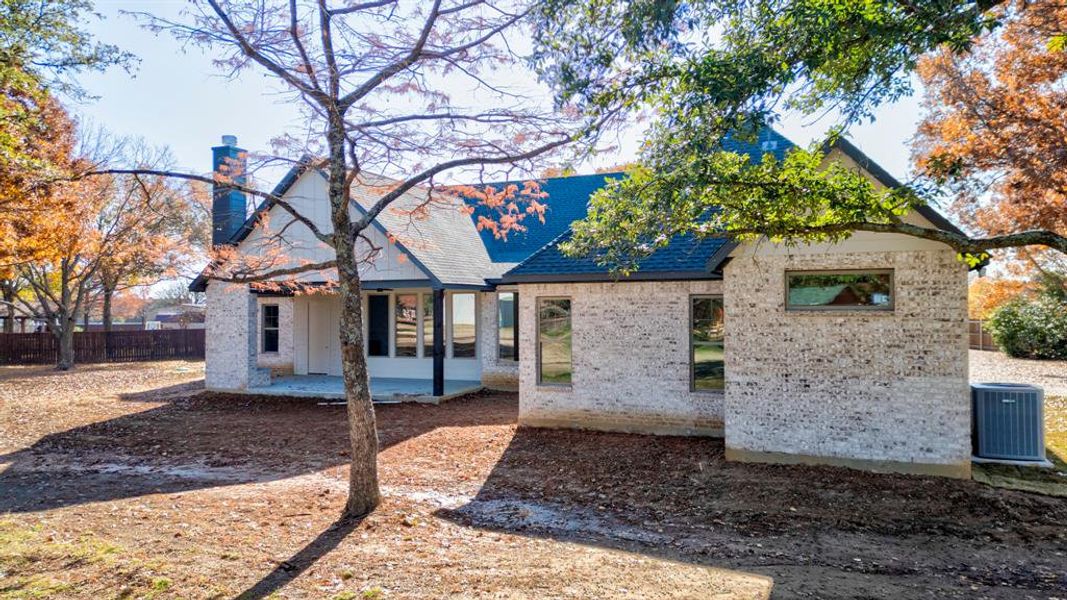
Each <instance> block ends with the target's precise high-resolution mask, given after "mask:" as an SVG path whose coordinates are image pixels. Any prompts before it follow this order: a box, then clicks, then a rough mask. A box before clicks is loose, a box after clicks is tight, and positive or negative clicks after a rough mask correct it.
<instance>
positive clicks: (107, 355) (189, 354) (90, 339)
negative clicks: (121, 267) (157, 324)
mask: <svg viewBox="0 0 1067 600" xmlns="http://www.w3.org/2000/svg"><path fill="white" fill-rule="evenodd" d="M168 358H193V359H195V358H204V330H203V329H162V330H155V331H111V332H104V331H79V332H77V333H75V334H74V362H76V363H93V362H135V361H141V360H164V359H168ZM58 359H59V342H58V341H57V340H56V337H55V336H54V335H52V334H51V333H7V334H0V364H4V365H33V364H49V363H54V362H56V361H57V360H58Z"/></svg>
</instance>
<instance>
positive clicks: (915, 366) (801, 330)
mask: <svg viewBox="0 0 1067 600" xmlns="http://www.w3.org/2000/svg"><path fill="white" fill-rule="evenodd" d="M856 268H877V269H885V268H892V269H894V279H895V293H896V298H895V308H894V310H893V311H892V312H886V313H875V312H855V311H854V312H847V313H841V312H810V311H809V312H795V311H790V312H786V310H785V271H786V269H797V270H807V269H812V270H816V269H856ZM724 286H725V303H726V372H727V383H726V407H725V408H726V414H725V416H726V445H727V448H728V449H731V448H734V449H738V450H741V451H754V452H762V453H785V454H795V455H806V456H818V457H831V458H834V457H836V458H845V459H859V460H873V461H892V462H903V463H920V464H935V465H936V464H969V458H970V399H969V392H968V373H967V325H966V316H967V269H966V267H964V266H963V264H961V263H960V262H959V261H957V260H956V257H955V254H954V253H953V252H952V251H950V250H923V251H907V252H864V253H837V254H803V253H800V254H795V255H792V256H786V255H771V256H757V257H752V256H742V257H737V258H734V259H733V260H732V261H731V262H730V263H729V264H728V265H727V266H726V268H725V278H724Z"/></svg>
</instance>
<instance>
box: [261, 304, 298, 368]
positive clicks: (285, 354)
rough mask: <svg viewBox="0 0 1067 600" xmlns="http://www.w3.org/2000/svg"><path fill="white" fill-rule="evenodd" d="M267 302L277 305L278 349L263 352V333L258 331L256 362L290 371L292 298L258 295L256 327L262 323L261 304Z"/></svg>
mask: <svg viewBox="0 0 1067 600" xmlns="http://www.w3.org/2000/svg"><path fill="white" fill-rule="evenodd" d="M267 304H275V305H277V306H278V351H277V352H263V334H262V333H259V334H258V335H257V340H256V347H257V349H258V352H257V357H256V362H257V364H259V366H261V367H266V368H270V369H273V370H276V371H279V372H288V373H292V371H293V357H294V355H295V354H294V350H293V299H292V298H283V297H277V298H276V297H266V296H261V297H259V299H258V306H257V310H258V311H259V312H258V315H257V317H256V323H257V327H258V326H261V325H262V324H263V306H264V305H267ZM257 331H258V329H257Z"/></svg>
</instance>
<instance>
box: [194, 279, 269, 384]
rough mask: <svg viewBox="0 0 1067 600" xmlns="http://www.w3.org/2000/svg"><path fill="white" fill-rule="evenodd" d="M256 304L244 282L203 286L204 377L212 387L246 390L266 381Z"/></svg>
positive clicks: (214, 283) (267, 379) (266, 370)
mask: <svg viewBox="0 0 1067 600" xmlns="http://www.w3.org/2000/svg"><path fill="white" fill-rule="evenodd" d="M258 316H259V305H258V303H257V302H256V296H255V295H254V294H252V293H251V290H249V287H248V285H239V284H230V283H223V282H221V281H218V282H212V283H211V284H210V285H208V287H207V318H206V320H205V321H206V322H205V329H206V330H207V331H206V332H205V336H204V337H205V347H204V352H205V359H206V364H205V373H204V380H205V385H206V387H207V388H208V389H212V390H246V389H248V388H250V387H261V386H265V385H269V384H270V369H263V368H260V367H259V365H258V364H257V363H258V351H259V336H258V330H259V324H258Z"/></svg>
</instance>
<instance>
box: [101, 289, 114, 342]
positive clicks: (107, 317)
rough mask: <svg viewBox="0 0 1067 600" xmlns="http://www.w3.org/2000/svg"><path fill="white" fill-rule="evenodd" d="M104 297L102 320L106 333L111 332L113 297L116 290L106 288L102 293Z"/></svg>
mask: <svg viewBox="0 0 1067 600" xmlns="http://www.w3.org/2000/svg"><path fill="white" fill-rule="evenodd" d="M101 293H102V294H103V295H104V299H103V303H102V305H101V307H100V319H101V320H102V321H103V322H104V331H105V332H108V333H110V332H111V296H112V295H114V293H115V290H113V289H111V288H104V289H103V291H102V292H101Z"/></svg>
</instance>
